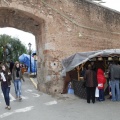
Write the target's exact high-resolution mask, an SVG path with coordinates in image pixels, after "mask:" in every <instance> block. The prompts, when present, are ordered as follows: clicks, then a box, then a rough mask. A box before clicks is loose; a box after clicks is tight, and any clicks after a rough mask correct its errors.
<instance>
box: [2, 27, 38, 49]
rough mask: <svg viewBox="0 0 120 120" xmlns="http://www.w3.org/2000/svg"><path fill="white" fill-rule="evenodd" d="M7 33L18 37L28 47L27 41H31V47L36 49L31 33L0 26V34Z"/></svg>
mask: <svg viewBox="0 0 120 120" xmlns="http://www.w3.org/2000/svg"><path fill="white" fill-rule="evenodd" d="M2 34H7V35H9V36H11V37H15V38H18V39H19V40H20V41H21V42H22V43H23V44H24V45H25V46H26V47H27V49H28V43H31V44H32V46H31V49H32V50H33V51H35V50H36V44H35V36H34V35H33V34H31V33H28V32H24V31H21V30H18V29H15V28H9V27H6V28H0V35H2Z"/></svg>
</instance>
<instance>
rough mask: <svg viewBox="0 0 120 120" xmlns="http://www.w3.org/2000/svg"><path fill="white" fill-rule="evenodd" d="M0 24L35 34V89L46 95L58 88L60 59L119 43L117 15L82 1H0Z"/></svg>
mask: <svg viewBox="0 0 120 120" xmlns="http://www.w3.org/2000/svg"><path fill="white" fill-rule="evenodd" d="M0 26H1V27H14V28H18V29H21V30H23V31H26V32H31V33H33V34H34V35H35V37H36V45H37V54H38V77H37V78H38V88H39V89H40V90H41V91H44V92H46V93H50V94H51V93H53V94H54V93H60V92H61V91H62V87H63V80H62V77H61V75H60V73H61V69H62V66H61V60H62V59H64V58H65V57H68V56H70V55H72V54H74V53H76V52H83V51H91V50H101V49H112V48H113V49H114V48H115V49H116V48H119V46H120V42H119V37H120V14H119V13H118V12H116V11H113V10H110V9H108V8H103V7H101V6H98V5H96V4H93V3H90V2H87V1H85V0H0Z"/></svg>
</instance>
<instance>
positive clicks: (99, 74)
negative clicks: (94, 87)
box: [97, 68, 106, 101]
mask: <svg viewBox="0 0 120 120" xmlns="http://www.w3.org/2000/svg"><path fill="white" fill-rule="evenodd" d="M97 80H98V89H99V98H98V100H99V101H104V100H105V98H104V84H105V83H106V79H105V76H104V72H103V70H102V69H101V68H99V69H98V70H97Z"/></svg>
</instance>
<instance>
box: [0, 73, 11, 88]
mask: <svg viewBox="0 0 120 120" xmlns="http://www.w3.org/2000/svg"><path fill="white" fill-rule="evenodd" d="M1 72H2V73H3V74H4V77H5V79H6V81H3V79H2V76H1V74H0V81H1V86H3V85H7V86H10V85H11V80H12V76H11V73H10V72H9V71H1Z"/></svg>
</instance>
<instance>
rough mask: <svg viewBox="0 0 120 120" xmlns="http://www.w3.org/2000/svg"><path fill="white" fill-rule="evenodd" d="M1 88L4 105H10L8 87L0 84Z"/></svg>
mask: <svg viewBox="0 0 120 120" xmlns="http://www.w3.org/2000/svg"><path fill="white" fill-rule="evenodd" d="M1 88H2V92H3V95H4V99H5V103H6V105H7V106H10V97H9V93H10V87H8V86H1Z"/></svg>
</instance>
